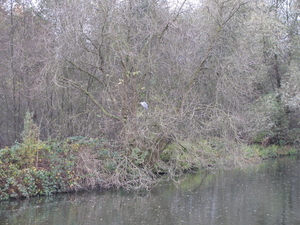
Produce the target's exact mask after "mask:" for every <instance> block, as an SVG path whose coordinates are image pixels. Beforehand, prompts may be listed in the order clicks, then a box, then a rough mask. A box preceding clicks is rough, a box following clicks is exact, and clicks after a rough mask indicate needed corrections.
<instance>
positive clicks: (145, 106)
mask: <svg viewBox="0 0 300 225" xmlns="http://www.w3.org/2000/svg"><path fill="white" fill-rule="evenodd" d="M140 104H141V105H142V106H143V107H144V108H145V109H146V110H148V104H147V103H146V102H140Z"/></svg>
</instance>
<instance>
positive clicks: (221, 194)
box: [0, 157, 300, 225]
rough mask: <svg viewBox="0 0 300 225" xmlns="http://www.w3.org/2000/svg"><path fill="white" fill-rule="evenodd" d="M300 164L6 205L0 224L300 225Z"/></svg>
mask: <svg viewBox="0 0 300 225" xmlns="http://www.w3.org/2000/svg"><path fill="white" fill-rule="evenodd" d="M299 171H300V161H299V159H297V158H295V157H294V158H280V159H276V160H268V161H265V162H263V163H261V164H259V165H255V166H251V167H249V168H247V169H236V170H230V171H223V172H215V173H206V172H201V173H198V174H193V175H187V176H186V177H185V179H184V180H182V181H180V182H178V183H174V182H167V183H164V184H161V185H160V186H158V187H157V188H156V189H155V190H153V191H151V192H140V193H128V192H126V191H121V190H115V191H104V190H99V191H95V192H88V193H77V194H64V195H57V196H52V197H43V198H33V199H30V200H22V201H7V202H1V203H0V224H9V225H14V224H22V225H25V224H39V225H40V224H41V225H42V224H45V225H49V224H64V225H66V224H70V225H71V224H72V225H77V224H105V225H108V224H110V225H113V224H118V225H119V224H124V225H125V224H128V225H129V224H130V225H132V224H139V225H140V224H150V225H151V224H153V225H154V224H155V225H158V224H163V225H168V224H170V225H179V224H180V225H181V224H204V225H207V224H216V225H220V224H224V225H227V224H246V225H247V224H251V225H252V224H261V225H266V224H270V225H274V224H281V225H285V224H286V225H292V224H300V177H299Z"/></svg>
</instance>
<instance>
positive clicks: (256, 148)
mask: <svg viewBox="0 0 300 225" xmlns="http://www.w3.org/2000/svg"><path fill="white" fill-rule="evenodd" d="M243 151H244V152H245V154H246V157H249V158H256V157H259V158H262V159H267V158H274V157H279V156H285V155H294V154H297V152H298V150H297V149H296V148H294V147H292V146H288V145H285V146H280V145H274V144H273V145H269V146H267V147H264V146H262V145H258V144H253V145H249V146H246V147H244V148H243Z"/></svg>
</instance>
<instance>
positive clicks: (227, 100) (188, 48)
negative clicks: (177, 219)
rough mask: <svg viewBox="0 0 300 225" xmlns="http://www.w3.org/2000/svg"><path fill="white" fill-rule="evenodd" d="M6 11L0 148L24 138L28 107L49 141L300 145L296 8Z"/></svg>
mask: <svg viewBox="0 0 300 225" xmlns="http://www.w3.org/2000/svg"><path fill="white" fill-rule="evenodd" d="M0 3H1V6H2V7H1V9H0V10H1V11H0V30H1V32H0V58H1V60H0V68H1V70H0V78H1V86H0V93H1V97H0V107H1V110H0V143H1V147H3V146H5V145H11V144H13V143H14V142H15V141H18V140H21V133H22V131H23V127H24V124H23V120H24V117H25V114H26V112H28V111H29V112H33V119H34V121H35V123H36V124H37V125H38V127H39V129H40V134H41V137H40V138H41V139H43V140H45V139H56V138H58V139H61V138H65V137H70V136H85V137H100V138H105V139H107V140H110V141H112V142H113V143H115V145H114V146H116V148H122V149H125V150H128V151H131V150H132V149H139V150H141V151H145V150H146V151H150V152H151V154H150V155H151V157H155V152H157V151H161V150H162V149H163V148H164V147H165V145H166V144H168V143H170V142H180V141H181V140H188V141H190V142H197V141H199V140H200V139H203V138H205V139H209V138H222V140H224V141H226V140H227V141H235V142H236V143H238V142H263V144H268V143H267V142H277V143H279V142H280V143H294V142H296V141H297V139H298V135H299V131H298V129H299V127H300V126H299V124H298V114H299V103H300V96H299V89H300V80H299V79H300V76H299V75H300V74H299V65H300V64H299V61H300V49H299V46H300V45H299V41H300V40H299V34H298V30H299V24H298V20H299V19H298V17H299V12H300V11H299V10H300V6H299V3H298V1H296V0H255V1H246V0H199V4H198V5H197V6H195V5H189V4H188V1H182V2H181V3H178V4H174V3H172V4H171V3H167V1H162V0H161V1H157V0H128V1H127V0H125V1H118V0H114V1H112V0H94V1H85V0H73V1H71V0H56V1H43V0H42V1H40V2H39V4H38V5H34V4H32V2H31V1H30V0H7V1H5V0H2V1H0ZM141 101H146V102H147V103H148V105H149V110H148V111H146V110H144V109H143V108H142V107H141V106H140V105H139V102H141ZM150 161H151V160H150Z"/></svg>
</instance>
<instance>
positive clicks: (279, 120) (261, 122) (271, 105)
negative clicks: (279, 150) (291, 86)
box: [248, 93, 288, 142]
mask: <svg viewBox="0 0 300 225" xmlns="http://www.w3.org/2000/svg"><path fill="white" fill-rule="evenodd" d="M248 117H249V118H250V123H249V127H248V132H249V133H250V136H251V137H252V141H253V142H262V140H263V139H264V138H266V137H269V138H275V139H277V140H279V139H282V140H284V139H285V138H286V137H285V136H286V135H285V133H286V131H287V127H288V120H287V114H286V112H285V110H284V106H283V105H282V103H281V101H280V95H276V94H275V93H272V94H268V95H265V96H263V97H262V98H261V99H259V100H258V101H257V102H255V104H254V105H253V106H252V108H251V110H250V111H249V114H248ZM277 140H276V141H277Z"/></svg>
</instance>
